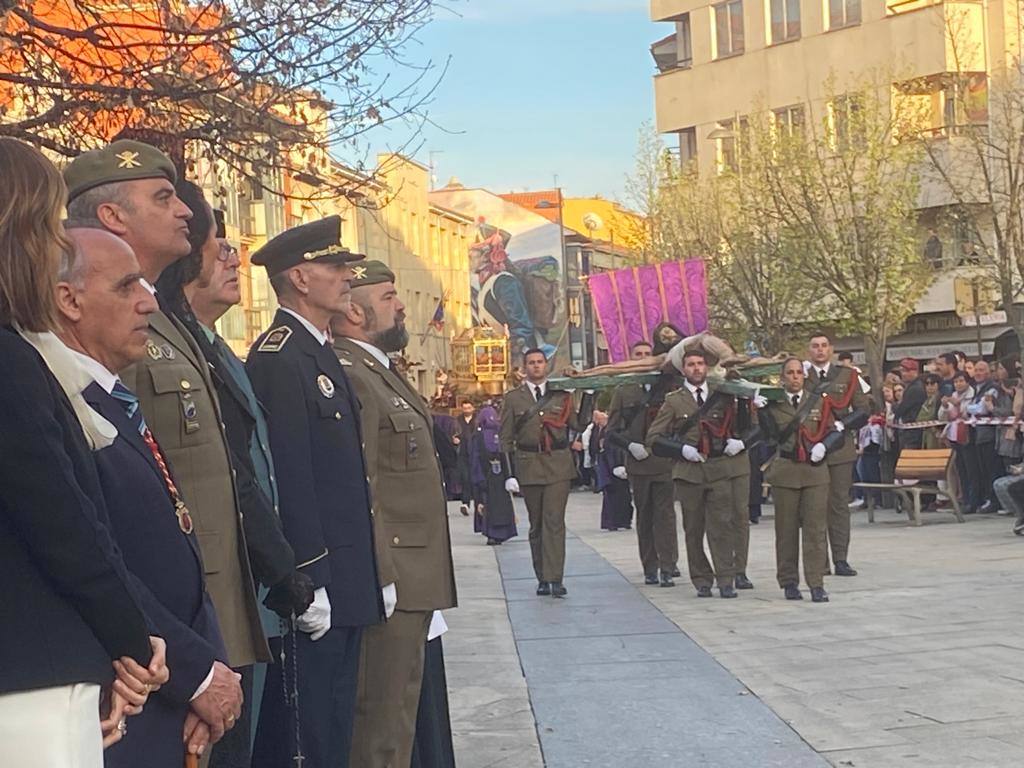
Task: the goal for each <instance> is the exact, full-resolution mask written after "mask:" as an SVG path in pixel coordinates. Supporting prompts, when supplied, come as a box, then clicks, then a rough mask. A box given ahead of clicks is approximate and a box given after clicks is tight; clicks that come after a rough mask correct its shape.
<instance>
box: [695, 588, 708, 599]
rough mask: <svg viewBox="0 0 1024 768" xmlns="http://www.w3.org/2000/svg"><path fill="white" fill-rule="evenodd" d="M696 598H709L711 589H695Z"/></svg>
mask: <svg viewBox="0 0 1024 768" xmlns="http://www.w3.org/2000/svg"><path fill="white" fill-rule="evenodd" d="M697 597H711V587H697Z"/></svg>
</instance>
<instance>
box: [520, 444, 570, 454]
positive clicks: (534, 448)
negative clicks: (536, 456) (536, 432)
mask: <svg viewBox="0 0 1024 768" xmlns="http://www.w3.org/2000/svg"><path fill="white" fill-rule="evenodd" d="M568 447H569V444H568V443H552V444H551V450H552V451H564V450H565V449H566V448H568ZM516 450H517V451H522V452H523V453H544V449H543V448H541V447H540V446H539V445H517V446H516Z"/></svg>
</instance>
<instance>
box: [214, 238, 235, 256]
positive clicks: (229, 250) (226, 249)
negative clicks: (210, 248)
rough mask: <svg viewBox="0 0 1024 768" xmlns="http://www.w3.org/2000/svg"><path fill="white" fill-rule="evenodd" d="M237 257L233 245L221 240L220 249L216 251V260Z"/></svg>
mask: <svg viewBox="0 0 1024 768" xmlns="http://www.w3.org/2000/svg"><path fill="white" fill-rule="evenodd" d="M237 258H238V249H237V248H235V246H233V245H230V244H229V243H225V242H223V241H221V244H220V250H219V251H218V252H217V261H231V260H232V259H237Z"/></svg>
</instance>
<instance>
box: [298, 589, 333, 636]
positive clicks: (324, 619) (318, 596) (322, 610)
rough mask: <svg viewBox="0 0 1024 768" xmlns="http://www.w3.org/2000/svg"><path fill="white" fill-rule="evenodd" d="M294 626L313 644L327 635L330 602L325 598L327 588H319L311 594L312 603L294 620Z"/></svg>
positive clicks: (329, 621) (329, 624)
mask: <svg viewBox="0 0 1024 768" xmlns="http://www.w3.org/2000/svg"><path fill="white" fill-rule="evenodd" d="M295 626H296V627H298V628H299V631H300V632H305V633H306V634H308V635H309V639H310V640H313V641H314V642H315V641H317V640H319V639H320V638H321V637H323V636H324V635H326V634H327V630H329V629H330V628H331V600H330V598H329V597H327V587H320V588H319V589H317V590H316V591H314V592H313V602H312V603H310V606H309V608H307V609H306V612H305V613H304V614H302V615H301V616H299V617H298V618H297V619H296V620H295Z"/></svg>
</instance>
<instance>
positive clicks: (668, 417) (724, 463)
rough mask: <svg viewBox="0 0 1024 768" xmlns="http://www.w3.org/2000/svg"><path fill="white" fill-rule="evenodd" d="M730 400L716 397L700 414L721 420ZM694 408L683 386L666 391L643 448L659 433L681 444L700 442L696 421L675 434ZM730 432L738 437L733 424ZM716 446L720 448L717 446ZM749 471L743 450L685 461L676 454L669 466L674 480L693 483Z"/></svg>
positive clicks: (698, 483) (711, 481) (695, 407)
mask: <svg viewBox="0 0 1024 768" xmlns="http://www.w3.org/2000/svg"><path fill="white" fill-rule="evenodd" d="M714 396H715V395H714V394H713V393H712V394H711V395H709V399H710V398H711V397H714ZM732 402H735V398H733V397H729V396H726V397H718V398H717V400H716V403H715V405H713V406H711V407H710V408H708V409H707V411H705V416H704V418H706V419H708V420H710V421H714V422H721V420H722V419H723V418H724V417H725V414H726V409H727V408H728V406H729V405H730V404H731V403H732ZM698 410H699V408H698V407H697V401H696V400H695V399H694V398H693V395H691V394H690V390H688V389H687V388H686V387H680V388H679V389H677V390H676V391H675V392H670V393H669V394H668V395H666V396H665V403H664V404H663V405H662V406H661V409H660V410H659V411H658V415H657V416H655V417H654V422H653V423H652V424H651V428H650V429H649V430H648V431H647V441H648V444H647V450H648V451H650V450H651V442H652V441H653V440H654V438H655V437H658V436H659V435H665V436H666V437H676V438H677V439H679V440H680V441H681V442H682V443H683V444H684V445H692V446H694V447H697V446H698V444H699V442H700V430H699V429H698V428H697V425H696V424H694V425H693V426H692V427H690V428H689V429H687V431H686V433H685V434H684V435H683V436H682V437H681V438H680V437H678V435H677V432H678V430H679V428H680V427H681V426H682V424H683V421H684V420H685V419H686V418H687V417H688V416H691V415H693V414H695V413H697V411H698ZM730 436H731V437H738V435H737V433H736V429H735V427H734V428H733V429H732V430H731V432H730ZM723 442H724V441H723ZM718 450H721V449H720V448H719V449H718ZM716 452H717V451H716ZM749 474H750V459H749V457H748V456H747V452H746V451H741V452H740V453H738V454H736V455H735V456H723V455H718V456H711V457H709V458H707V459H706V460H705V461H703V462H696V461H687V460H686V459H684V458H683V457H682V456H680V457H679V459H678V460H676V461H675V462H674V466H673V467H672V478H673V479H674V480H681V481H683V482H684V483H694V484H697V485H705V484H707V483H717V482H719V481H721V480H727V479H729V478H733V477H740V476H742V475H749Z"/></svg>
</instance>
